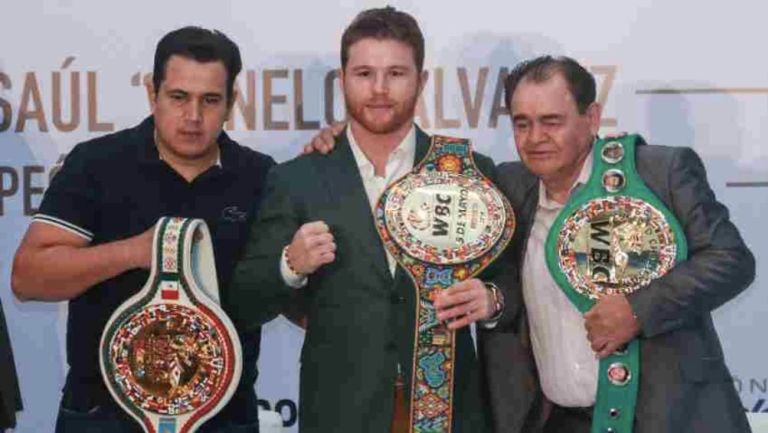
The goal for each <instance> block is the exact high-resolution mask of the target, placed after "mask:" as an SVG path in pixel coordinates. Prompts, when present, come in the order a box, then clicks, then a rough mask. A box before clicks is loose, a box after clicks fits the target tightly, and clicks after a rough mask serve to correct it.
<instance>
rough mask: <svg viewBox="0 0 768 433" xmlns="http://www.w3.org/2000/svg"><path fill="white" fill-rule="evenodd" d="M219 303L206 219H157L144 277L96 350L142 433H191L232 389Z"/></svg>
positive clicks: (234, 373) (226, 327)
mask: <svg viewBox="0 0 768 433" xmlns="http://www.w3.org/2000/svg"><path fill="white" fill-rule="evenodd" d="M218 303H219V290H218V283H217V279H216V267H215V265H214V257H213V246H212V243H211V235H210V233H209V231H208V227H207V226H206V225H205V222H204V221H203V220H200V219H186V218H169V217H163V218H161V219H160V220H159V221H158V222H157V225H156V226H155V235H154V240H153V247H152V268H151V270H150V275H149V279H148V280H147V282H146V283H145V284H144V287H143V288H142V289H141V291H139V292H138V293H136V294H135V295H133V296H132V297H130V298H129V299H128V300H127V301H125V303H123V304H122V305H121V306H120V307H119V308H118V309H117V310H116V311H115V313H114V314H113V315H112V317H111V318H110V319H109V322H107V326H106V328H105V329H104V333H103V334H102V336H101V345H100V350H99V363H100V365H101V374H102V376H103V378H104V382H105V383H106V385H107V388H108V389H109V392H110V393H111V394H112V397H113V398H114V399H115V401H117V402H118V403H119V404H120V406H121V407H122V408H123V409H124V410H125V411H126V412H128V414H129V415H131V416H132V417H134V418H135V419H136V420H137V421H138V422H139V423H140V424H141V425H142V427H143V428H144V431H145V432H146V433H187V432H190V433H191V432H194V431H196V430H197V429H198V428H199V427H200V425H202V424H203V422H205V421H206V420H208V419H209V418H211V417H212V416H213V415H215V414H216V413H217V412H218V411H219V410H221V408H222V407H224V405H225V404H226V403H227V401H229V399H230V398H231V397H232V394H233V393H234V392H235V388H236V387H237V384H238V382H239V379H240V373H241V370H242V356H241V353H240V351H241V350H240V340H239V339H238V337H237V332H235V328H234V326H233V325H232V322H231V321H230V320H229V318H228V317H227V316H226V314H225V313H224V311H223V310H222V309H221V307H219V304H218Z"/></svg>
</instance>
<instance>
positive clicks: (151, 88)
mask: <svg viewBox="0 0 768 433" xmlns="http://www.w3.org/2000/svg"><path fill="white" fill-rule="evenodd" d="M145 85H146V86H147V95H149V110H150V111H151V112H152V114H153V115H154V114H155V107H156V106H157V92H158V89H155V83H154V81H152V80H148V81H147V82H146V83H145Z"/></svg>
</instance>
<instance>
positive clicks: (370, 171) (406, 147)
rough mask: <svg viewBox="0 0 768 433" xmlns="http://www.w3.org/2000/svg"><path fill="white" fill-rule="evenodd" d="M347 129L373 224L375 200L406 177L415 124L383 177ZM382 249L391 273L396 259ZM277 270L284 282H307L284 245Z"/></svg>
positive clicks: (296, 285)
mask: <svg viewBox="0 0 768 433" xmlns="http://www.w3.org/2000/svg"><path fill="white" fill-rule="evenodd" d="M346 131H347V132H346V133H347V141H349V147H350V148H351V149H352V155H354V157H355V162H356V163H357V169H358V170H359V171H360V177H361V178H362V179H363V187H364V188H365V194H366V195H367V196H368V203H369V204H370V206H371V224H373V223H374V220H373V209H374V208H375V207H376V203H378V201H379V197H380V196H381V193H383V192H384V190H385V189H386V188H387V187H388V186H389V185H390V184H392V183H393V182H394V181H396V180H398V179H400V178H401V177H403V176H405V175H406V174H408V172H410V171H411V170H412V169H413V164H414V159H416V127H415V126H411V129H410V131H408V134H406V135H405V138H403V141H401V142H400V144H399V145H398V146H397V147H396V148H395V150H393V151H392V153H391V154H390V155H389V158H388V159H387V165H386V167H385V168H384V176H383V177H382V176H376V174H375V169H374V167H373V164H372V163H371V161H369V160H368V157H366V156H365V153H363V150H362V149H360V145H358V144H357V140H355V137H354V135H353V134H352V128H347V130H346ZM331 234H333V233H331ZM286 248H287V247H286ZM385 251H386V253H387V264H388V265H389V272H390V273H391V274H392V275H393V276H394V275H395V268H396V266H397V263H396V262H395V258H394V257H392V255H391V254H389V251H388V250H386V248H385ZM280 273H281V274H282V276H283V281H285V283H286V284H287V285H289V286H291V287H294V288H299V287H303V286H304V285H305V284H307V277H306V276H303V275H299V274H297V273H295V272H293V271H292V270H291V268H290V267H288V261H287V259H286V256H285V248H283V256H282V259H281V260H280Z"/></svg>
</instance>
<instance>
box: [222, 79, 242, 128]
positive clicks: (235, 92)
mask: <svg viewBox="0 0 768 433" xmlns="http://www.w3.org/2000/svg"><path fill="white" fill-rule="evenodd" d="M239 96H240V91H238V90H237V87H234V86H233V87H232V96H231V97H230V98H229V99H228V100H227V114H226V116H225V118H224V119H225V120H229V116H231V115H232V107H234V106H235V101H237V98H238V97H239Z"/></svg>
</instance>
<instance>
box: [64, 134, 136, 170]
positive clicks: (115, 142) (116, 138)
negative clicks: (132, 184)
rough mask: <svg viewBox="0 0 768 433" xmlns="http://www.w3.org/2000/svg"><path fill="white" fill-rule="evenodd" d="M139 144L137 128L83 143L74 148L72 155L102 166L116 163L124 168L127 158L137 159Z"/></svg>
mask: <svg viewBox="0 0 768 433" xmlns="http://www.w3.org/2000/svg"><path fill="white" fill-rule="evenodd" d="M139 144H140V142H139V140H137V131H136V127H132V128H125V129H121V130H119V131H115V132H112V133H110V134H106V135H102V136H99V137H95V138H91V139H89V140H85V141H82V142H80V143H78V144H76V145H75V147H73V148H72V150H71V151H70V155H71V156H72V157H77V158H78V159H81V160H84V161H88V162H92V163H98V164H101V165H104V164H111V163H114V164H120V165H121V166H122V165H124V164H125V162H126V158H129V159H130V158H134V159H135V157H136V155H137V153H136V148H137V146H138V145H139Z"/></svg>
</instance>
